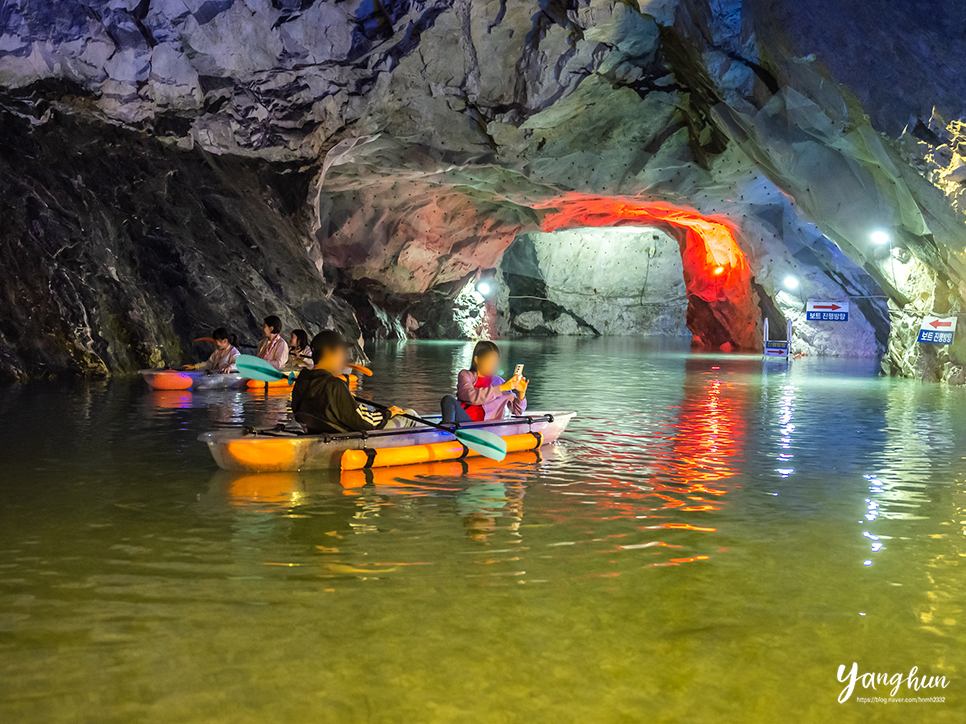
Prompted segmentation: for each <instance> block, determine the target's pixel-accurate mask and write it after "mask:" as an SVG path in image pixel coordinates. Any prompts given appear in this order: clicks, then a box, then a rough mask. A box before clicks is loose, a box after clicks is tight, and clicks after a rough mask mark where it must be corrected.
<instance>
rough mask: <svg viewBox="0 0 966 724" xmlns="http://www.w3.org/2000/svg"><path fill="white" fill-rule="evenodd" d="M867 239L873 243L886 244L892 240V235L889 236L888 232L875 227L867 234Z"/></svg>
mask: <svg viewBox="0 0 966 724" xmlns="http://www.w3.org/2000/svg"><path fill="white" fill-rule="evenodd" d="M869 239H870V240H871V241H872V243H873V244H888V243H889V242H890V241H892V237H891V236H889V232H888V231H883V230H882V229H876V230H875V231H873V232H872V233H871V234H869Z"/></svg>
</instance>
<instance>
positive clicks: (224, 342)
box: [185, 327, 239, 373]
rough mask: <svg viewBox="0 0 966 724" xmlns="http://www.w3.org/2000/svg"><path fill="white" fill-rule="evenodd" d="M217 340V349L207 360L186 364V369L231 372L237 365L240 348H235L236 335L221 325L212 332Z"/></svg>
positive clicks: (213, 337)
mask: <svg viewBox="0 0 966 724" xmlns="http://www.w3.org/2000/svg"><path fill="white" fill-rule="evenodd" d="M211 338H212V339H213V340H215V351H214V352H212V353H211V356H210V357H209V358H208V361H207V362H202V363H200V364H196V365H185V369H186V370H201V369H203V370H207V371H208V372H212V373H227V372H231V371H232V369H233V368H234V366H235V358H236V357H238V354H239V352H238V350H237V349H235V335H233V334H229V333H228V330H227V329H225V328H224V327H219V328H218V329H216V330H215V331H214V332H212V333H211Z"/></svg>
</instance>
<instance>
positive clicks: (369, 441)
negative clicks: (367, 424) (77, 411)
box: [198, 412, 576, 473]
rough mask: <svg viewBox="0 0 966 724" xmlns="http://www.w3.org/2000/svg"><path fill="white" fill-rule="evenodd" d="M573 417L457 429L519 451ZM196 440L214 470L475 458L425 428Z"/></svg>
mask: <svg viewBox="0 0 966 724" xmlns="http://www.w3.org/2000/svg"><path fill="white" fill-rule="evenodd" d="M575 414H576V413H574V412H531V413H529V414H527V415H522V416H519V417H509V418H506V419H503V420H491V421H489V422H474V423H464V424H462V425H460V429H462V430H470V429H481V430H486V431H488V432H492V433H494V434H496V435H499V436H500V437H502V438H503V439H504V440H506V442H507V450H508V452H511V453H512V452H521V451H526V450H535V449H537V448H539V447H541V446H542V445H547V444H550V443H554V442H556V441H557V439H558V438H559V437H560V435H561V433H563V431H564V430H565V429H566V427H567V425H568V424H569V423H570V420H571V419H573V417H574V415H575ZM427 419H429V420H433V421H434V422H435V421H437V420H438V418H427ZM198 439H199V440H201V441H202V442H204V443H206V444H207V445H208V449H209V450H210V451H211V455H212V457H214V459H215V462H216V463H217V464H218V467H220V468H222V469H223V470H231V471H235V472H251V473H259V472H289V471H299V470H360V469H367V468H372V467H388V466H395V465H414V464H419V463H431V462H440V461H446V460H460V459H464V458H467V457H472V456H474V455H475V454H476V453H474V452H473V451H471V450H468V449H467V448H466V447H465V446H464V445H463V444H462V443H460V442H458V441H457V440H456V438H455V437H454V436H453V435H452V434H450V433H448V432H444V431H442V430H437V429H436V428H432V427H425V426H416V427H408V428H403V429H400V430H374V431H372V432H368V433H360V432H352V433H343V434H334V435H305V434H299V433H295V432H289V431H285V430H282V431H277V430H265V431H255V430H245V431H236V430H218V431H215V432H206V433H204V434H202V435H201V436H200V437H199V438H198Z"/></svg>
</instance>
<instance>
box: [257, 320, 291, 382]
mask: <svg viewBox="0 0 966 724" xmlns="http://www.w3.org/2000/svg"><path fill="white" fill-rule="evenodd" d="M263 331H264V333H265V338H264V339H262V341H261V342H260V343H259V345H258V351H257V352H256V353H255V354H256V355H257V356H258V357H261V358H262V359H263V360H265V361H266V362H269V363H271V365H272V366H273V367H274V368H275V369H277V370H280V369H282V368H283V367H284V366H285V365H287V364H288V345H287V344H285V340H284V339H282V335H281V331H282V320H281V319H279V318H278V317H276V316H275V315H274V314H272V315H270V316H268V317H265V327H264V328H263Z"/></svg>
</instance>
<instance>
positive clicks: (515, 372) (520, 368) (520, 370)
mask: <svg viewBox="0 0 966 724" xmlns="http://www.w3.org/2000/svg"><path fill="white" fill-rule="evenodd" d="M522 374H523V365H517V366H516V369H515V370H513V376H514V377H519V376H520V375H522Z"/></svg>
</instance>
